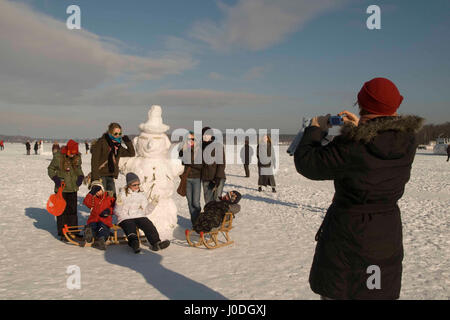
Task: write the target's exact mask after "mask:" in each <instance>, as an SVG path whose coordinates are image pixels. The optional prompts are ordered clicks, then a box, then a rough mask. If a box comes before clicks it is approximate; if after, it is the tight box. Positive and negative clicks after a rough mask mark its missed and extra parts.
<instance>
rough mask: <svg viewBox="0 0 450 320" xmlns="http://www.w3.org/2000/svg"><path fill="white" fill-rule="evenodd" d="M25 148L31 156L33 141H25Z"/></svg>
mask: <svg viewBox="0 0 450 320" xmlns="http://www.w3.org/2000/svg"><path fill="white" fill-rule="evenodd" d="M25 148H26V149H27V156H29V155H30V151H31V143H30V141H27V142H26V143H25Z"/></svg>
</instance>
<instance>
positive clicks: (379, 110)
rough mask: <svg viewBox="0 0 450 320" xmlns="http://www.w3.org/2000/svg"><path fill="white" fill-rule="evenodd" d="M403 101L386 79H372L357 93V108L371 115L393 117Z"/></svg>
mask: <svg viewBox="0 0 450 320" xmlns="http://www.w3.org/2000/svg"><path fill="white" fill-rule="evenodd" d="M402 101H403V96H401V95H400V92H399V91H398V89H397V87H396V86H395V84H394V83H393V82H392V81H391V80H389V79H386V78H374V79H372V80H370V81H368V82H366V83H364V85H363V87H362V88H361V91H359V93H358V104H359V106H360V107H361V108H362V109H364V110H366V111H369V112H370V113H373V114H379V115H386V116H390V115H393V114H394V113H395V112H396V111H397V109H398V107H399V106H400V104H401V103H402Z"/></svg>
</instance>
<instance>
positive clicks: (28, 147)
mask: <svg viewBox="0 0 450 320" xmlns="http://www.w3.org/2000/svg"><path fill="white" fill-rule="evenodd" d="M42 146H43V144H42V140H36V142H35V143H34V154H35V155H37V154H39V150H41V149H42ZM25 148H26V150H27V155H30V154H31V143H30V141H27V142H25Z"/></svg>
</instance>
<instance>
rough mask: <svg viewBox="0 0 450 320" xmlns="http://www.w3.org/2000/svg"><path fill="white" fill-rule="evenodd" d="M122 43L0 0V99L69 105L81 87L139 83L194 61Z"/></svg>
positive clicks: (189, 57)
mask: <svg viewBox="0 0 450 320" xmlns="http://www.w3.org/2000/svg"><path fill="white" fill-rule="evenodd" d="M123 47H124V46H123V44H122V43H121V42H120V41H118V40H115V39H112V38H102V37H99V36H98V35H96V34H93V33H91V32H89V31H86V30H83V29H82V30H68V29H67V28H66V25H65V24H64V23H63V22H60V21H57V20H55V19H53V18H51V17H49V16H46V15H44V14H41V13H37V12H35V11H33V10H32V9H31V8H30V7H29V6H27V5H25V4H22V3H16V2H10V1H5V0H0V52H1V55H0V65H1V66H2V70H1V73H0V99H1V100H2V101H4V102H8V103H17V104H20V103H28V104H51V105H71V104H73V103H74V102H75V101H76V100H77V98H78V97H79V96H80V95H82V94H83V93H84V91H86V90H89V89H92V88H95V87H98V86H102V85H105V84H108V83H111V82H114V81H115V79H120V80H121V81H131V82H133V81H134V82H139V81H144V80H152V79H159V78H162V77H164V76H167V75H173V74H179V73H181V72H183V71H185V70H187V69H190V68H193V67H194V66H195V65H196V62H195V61H194V60H193V59H192V57H191V56H190V55H189V54H186V53H183V54H179V53H174V52H166V53H164V54H161V53H159V54H158V56H145V57H143V56H136V55H130V54H124V53H121V50H122V48H123Z"/></svg>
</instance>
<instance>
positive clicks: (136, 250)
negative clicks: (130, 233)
mask: <svg viewBox="0 0 450 320" xmlns="http://www.w3.org/2000/svg"><path fill="white" fill-rule="evenodd" d="M130 247H131V249H133V251H134V253H139V252H141V248H140V247H139V240H137V239H133V240H132V241H131V242H130Z"/></svg>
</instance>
